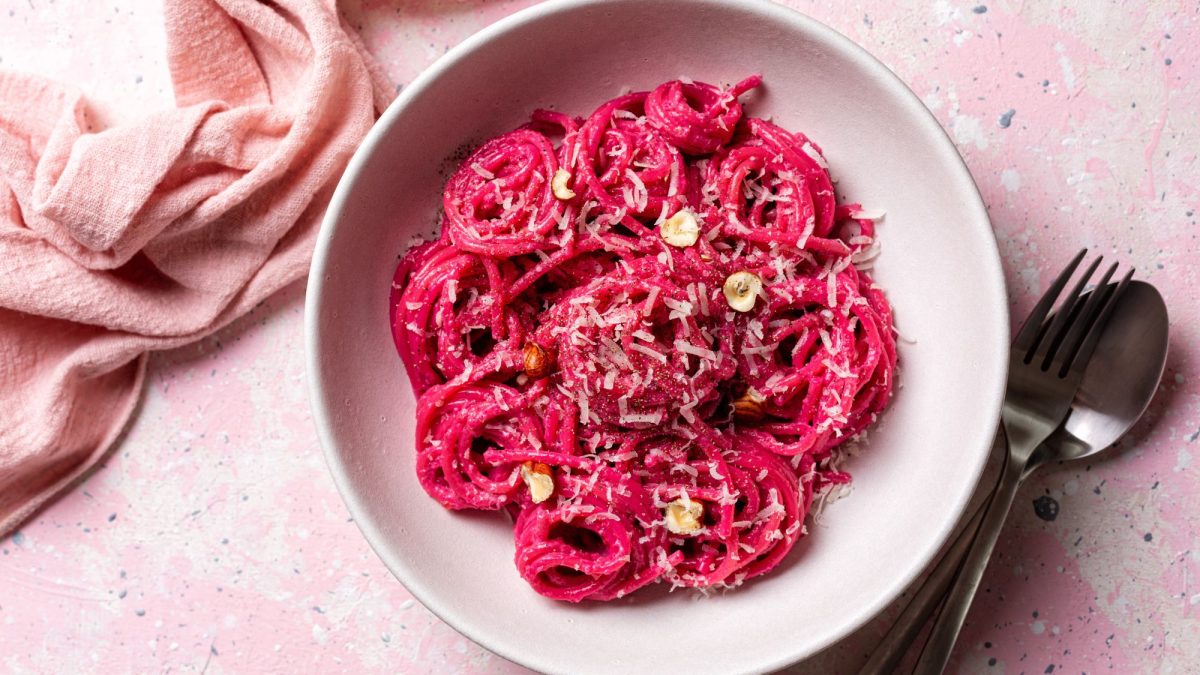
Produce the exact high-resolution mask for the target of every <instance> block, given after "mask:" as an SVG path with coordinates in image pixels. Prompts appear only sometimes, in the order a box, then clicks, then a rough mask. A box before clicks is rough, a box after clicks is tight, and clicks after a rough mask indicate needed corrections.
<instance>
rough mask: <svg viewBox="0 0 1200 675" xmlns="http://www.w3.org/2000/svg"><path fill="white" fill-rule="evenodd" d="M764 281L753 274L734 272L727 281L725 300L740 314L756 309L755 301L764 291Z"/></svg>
mask: <svg viewBox="0 0 1200 675" xmlns="http://www.w3.org/2000/svg"><path fill="white" fill-rule="evenodd" d="M762 286H763V283H762V279H759V278H758V275H757V274H754V273H753V272H734V273H733V274H730V275H729V278H728V279H726V280H725V287H724V289H723V290H724V291H725V300H726V301H728V302H729V306H730V307H732V308H733V309H735V310H737V311H739V312H749V311H750V310H752V309H754V300H755V298H757V297H758V294H759V292H760V291H762Z"/></svg>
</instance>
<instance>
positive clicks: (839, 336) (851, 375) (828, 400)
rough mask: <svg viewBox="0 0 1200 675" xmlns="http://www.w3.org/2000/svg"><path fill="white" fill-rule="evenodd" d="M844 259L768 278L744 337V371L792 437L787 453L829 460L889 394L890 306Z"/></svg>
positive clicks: (771, 416)
mask: <svg viewBox="0 0 1200 675" xmlns="http://www.w3.org/2000/svg"><path fill="white" fill-rule="evenodd" d="M843 261H844V262H829V263H827V264H826V265H825V266H824V267H822V268H820V270H819V271H818V272H816V273H815V274H798V275H796V276H794V277H793V278H790V279H789V278H784V279H781V280H780V281H779V282H778V283H774V284H771V285H770V286H769V287H768V291H767V294H768V301H767V302H766V303H765V306H764V307H763V308H762V309H761V311H760V312H759V313H758V314H756V316H755V318H753V319H751V320H750V321H751V322H752V323H753V326H752V327H751V328H752V329H751V330H749V331H747V332H746V333H745V334H744V337H743V339H744V343H743V346H742V349H741V350H740V352H741V358H740V360H739V365H738V369H739V373H740V374H741V375H742V377H743V378H744V380H745V381H746V382H747V383H748V384H749V386H750V387H752V388H754V390H755V391H756V392H757V393H758V394H760V395H761V396H763V397H764V398H765V407H766V412H767V418H766V419H765V420H764V421H763V423H762V424H763V427H764V428H766V429H768V430H769V431H771V432H772V433H773V434H775V435H776V436H777V437H778V438H781V439H786V440H787V441H788V442H787V443H786V445H785V447H786V449H785V450H782V451H781V452H782V453H783V454H787V455H797V454H800V453H810V454H812V455H813V456H814V457H815V458H816V459H818V460H821V459H825V458H826V457H828V456H829V451H830V449H831V448H833V447H834V446H836V445H839V444H840V443H841V442H843V441H845V440H848V439H849V438H851V437H853V436H854V435H855V434H857V433H858V432H859V431H861V430H862V429H863V427H865V426H866V425H867V424H868V423H870V422H871V421H872V420H873V415H874V414H875V413H876V412H877V411H879V410H882V409H883V407H884V406H885V405H886V404H887V401H888V398H889V397H890V396H891V388H892V382H891V373H892V370H893V369H894V367H895V360H896V355H895V343H894V340H893V339H892V337H891V335H890V334H889V331H890V330H891V313H890V310H889V308H888V306H887V303H886V302H885V301H884V300H883V297H882V295H881V294H880V293H879V291H878V290H877V289H875V288H874V287H873V285H872V283H871V281H870V278H869V277H867V276H866V275H865V274H864V273H861V272H859V271H858V270H856V269H855V268H854V267H853V266H852V265H850V264H849V259H848V258H846V259H843ZM760 331H761V332H762V333H763V335H762V338H761V339H759V338H758V333H759V332H760Z"/></svg>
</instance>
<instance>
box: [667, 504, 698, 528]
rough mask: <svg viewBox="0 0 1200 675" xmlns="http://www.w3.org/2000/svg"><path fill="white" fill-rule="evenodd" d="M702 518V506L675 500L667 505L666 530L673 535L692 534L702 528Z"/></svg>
mask: <svg viewBox="0 0 1200 675" xmlns="http://www.w3.org/2000/svg"><path fill="white" fill-rule="evenodd" d="M703 517H704V505H703V504H701V503H700V502H694V501H691V500H690V499H689V500H686V501H685V500H683V499H676V500H675V501H673V502H671V503H670V504H667V517H666V521H667V529H668V530H670V531H671V532H674V533H675V534H692V533H695V532H698V531H699V530H700V528H702V527H704V525H703V524H701V522H700V519H701V518H703Z"/></svg>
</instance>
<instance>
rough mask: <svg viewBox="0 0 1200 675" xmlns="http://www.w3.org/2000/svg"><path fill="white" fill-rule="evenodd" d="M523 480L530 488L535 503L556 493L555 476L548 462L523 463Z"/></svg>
mask: <svg viewBox="0 0 1200 675" xmlns="http://www.w3.org/2000/svg"><path fill="white" fill-rule="evenodd" d="M521 480H523V481H525V485H526V486H527V487H528V488H529V497H530V498H531V499H533V503H534V504H541V503H542V502H544V501H546V500H547V499H549V498H550V495H553V494H554V476H553V474H552V473H551V471H550V467H549V466H547V465H546V464H543V463H541V462H525V463H524V464H522V465H521Z"/></svg>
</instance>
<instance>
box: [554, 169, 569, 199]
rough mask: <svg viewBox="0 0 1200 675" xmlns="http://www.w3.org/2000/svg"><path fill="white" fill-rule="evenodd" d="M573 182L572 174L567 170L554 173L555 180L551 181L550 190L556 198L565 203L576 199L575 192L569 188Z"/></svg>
mask: <svg viewBox="0 0 1200 675" xmlns="http://www.w3.org/2000/svg"><path fill="white" fill-rule="evenodd" d="M569 182H571V172H570V171H567V170H566V169H559V170H558V171H555V172H554V178H552V179H550V189H551V190H553V191H554V196H555V197H557V198H558V199H561V200H563V201H567V200H568V199H574V198H575V191H574V190H572V189H571V188H570V187H568V186H567V183H569Z"/></svg>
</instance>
